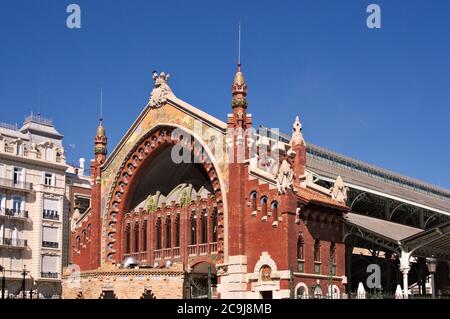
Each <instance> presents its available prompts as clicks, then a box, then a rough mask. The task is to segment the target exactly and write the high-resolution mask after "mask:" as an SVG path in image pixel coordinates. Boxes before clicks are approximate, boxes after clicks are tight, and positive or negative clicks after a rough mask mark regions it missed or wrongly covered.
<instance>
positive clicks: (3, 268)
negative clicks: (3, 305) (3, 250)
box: [0, 265, 6, 299]
mask: <svg viewBox="0 0 450 319" xmlns="http://www.w3.org/2000/svg"><path fill="white" fill-rule="evenodd" d="M0 271H1V272H2V273H3V276H2V299H5V272H6V269H5V267H3V266H1V265H0Z"/></svg>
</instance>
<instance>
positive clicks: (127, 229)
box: [125, 224, 131, 254]
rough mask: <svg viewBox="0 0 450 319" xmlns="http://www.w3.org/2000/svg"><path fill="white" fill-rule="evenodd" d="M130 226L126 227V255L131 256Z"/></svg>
mask: <svg viewBox="0 0 450 319" xmlns="http://www.w3.org/2000/svg"><path fill="white" fill-rule="evenodd" d="M130 236H131V234H130V224H127V226H126V227H125V253H126V254H129V253H130V252H131V247H130V246H131V240H130Z"/></svg>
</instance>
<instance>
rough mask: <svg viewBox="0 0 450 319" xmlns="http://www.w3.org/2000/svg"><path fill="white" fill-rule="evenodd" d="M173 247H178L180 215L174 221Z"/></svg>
mask: <svg viewBox="0 0 450 319" xmlns="http://www.w3.org/2000/svg"><path fill="white" fill-rule="evenodd" d="M175 247H180V214H177V218H176V219H175Z"/></svg>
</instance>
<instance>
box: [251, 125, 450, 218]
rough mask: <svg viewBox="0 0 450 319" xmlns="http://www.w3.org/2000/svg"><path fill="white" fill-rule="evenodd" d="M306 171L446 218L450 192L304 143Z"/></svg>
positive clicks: (285, 139)
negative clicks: (341, 180) (305, 145)
mask: <svg viewBox="0 0 450 319" xmlns="http://www.w3.org/2000/svg"><path fill="white" fill-rule="evenodd" d="M261 133H262V134H264V135H266V134H267V136H268V137H269V138H271V139H274V140H281V141H282V142H284V143H289V142H290V136H289V135H287V134H284V133H279V132H275V131H272V130H270V129H268V128H266V127H263V126H262V127H260V128H259V129H258V134H261ZM306 151H307V159H306V161H307V169H309V170H310V171H311V172H312V173H313V174H316V175H317V176H318V177H319V178H320V179H322V180H325V181H328V182H334V181H335V179H336V177H337V176H338V175H340V176H341V177H342V178H343V179H344V182H345V184H346V185H347V186H349V187H351V188H355V189H359V190H362V191H368V192H371V193H374V194H377V195H380V196H383V197H389V198H392V199H395V200H398V201H402V202H405V203H407V204H411V205H413V206H418V207H422V208H424V209H427V210H431V211H434V212H437V213H441V214H445V215H450V190H448V189H445V188H443V187H439V186H436V185H432V184H429V183H425V182H423V181H420V180H417V179H414V178H411V177H407V176H404V175H401V174H398V173H395V172H392V171H390V170H387V169H383V168H380V167H377V166H375V165H371V164H368V163H365V162H363V161H359V160H356V159H353V158H351V157H348V156H345V155H342V154H339V153H336V152H333V151H330V150H328V149H325V148H323V147H320V146H316V145H313V144H310V143H307V147H306Z"/></svg>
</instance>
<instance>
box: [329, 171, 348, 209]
mask: <svg viewBox="0 0 450 319" xmlns="http://www.w3.org/2000/svg"><path fill="white" fill-rule="evenodd" d="M347 192H348V187H347V186H345V184H344V180H343V179H342V177H341V176H338V177H337V178H336V181H335V182H334V185H333V187H331V188H330V194H331V198H333V199H334V200H336V201H338V202H339V203H344V204H345V202H346V201H347Z"/></svg>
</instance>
